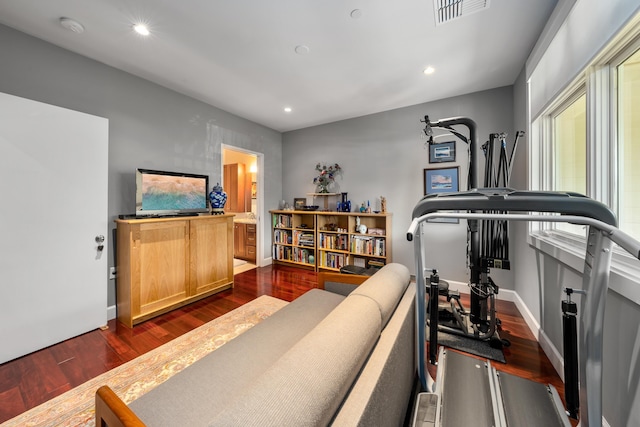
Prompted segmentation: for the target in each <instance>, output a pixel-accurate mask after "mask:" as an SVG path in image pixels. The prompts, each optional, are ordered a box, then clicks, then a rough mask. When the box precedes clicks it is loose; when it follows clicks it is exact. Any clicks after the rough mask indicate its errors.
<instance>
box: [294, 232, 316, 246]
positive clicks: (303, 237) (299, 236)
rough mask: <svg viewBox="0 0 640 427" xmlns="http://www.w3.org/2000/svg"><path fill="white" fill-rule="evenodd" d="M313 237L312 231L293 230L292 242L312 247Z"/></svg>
mask: <svg viewBox="0 0 640 427" xmlns="http://www.w3.org/2000/svg"><path fill="white" fill-rule="evenodd" d="M314 239H315V237H314V235H313V232H312V231H303V230H295V231H294V232H293V244H294V245H296V246H309V247H313V245H314Z"/></svg>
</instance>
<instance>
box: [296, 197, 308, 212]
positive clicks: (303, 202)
mask: <svg viewBox="0 0 640 427" xmlns="http://www.w3.org/2000/svg"><path fill="white" fill-rule="evenodd" d="M306 205H307V199H305V198H304V197H296V198H294V199H293V208H294V209H295V210H297V211H300V210H302V209H303V208H304V207H305V206H306Z"/></svg>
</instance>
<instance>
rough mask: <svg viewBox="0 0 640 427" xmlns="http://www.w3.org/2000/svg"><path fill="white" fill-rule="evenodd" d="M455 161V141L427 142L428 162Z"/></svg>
mask: <svg viewBox="0 0 640 427" xmlns="http://www.w3.org/2000/svg"><path fill="white" fill-rule="evenodd" d="M455 161H456V143H455V141H449V142H440V143H433V144H429V163H445V162H455Z"/></svg>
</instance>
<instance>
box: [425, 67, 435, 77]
mask: <svg viewBox="0 0 640 427" xmlns="http://www.w3.org/2000/svg"><path fill="white" fill-rule="evenodd" d="M435 72H436V69H435V68H433V67H432V66H428V67H427V68H425V69H424V71H423V73H425V74H426V75H427V76H428V75H429V74H433V73H435Z"/></svg>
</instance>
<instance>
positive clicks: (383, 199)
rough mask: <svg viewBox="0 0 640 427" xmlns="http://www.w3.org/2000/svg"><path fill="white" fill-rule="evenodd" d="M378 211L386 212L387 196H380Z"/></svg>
mask: <svg viewBox="0 0 640 427" xmlns="http://www.w3.org/2000/svg"><path fill="white" fill-rule="evenodd" d="M380 211H381V212H382V213H385V212H387V198H386V197H383V196H380Z"/></svg>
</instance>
